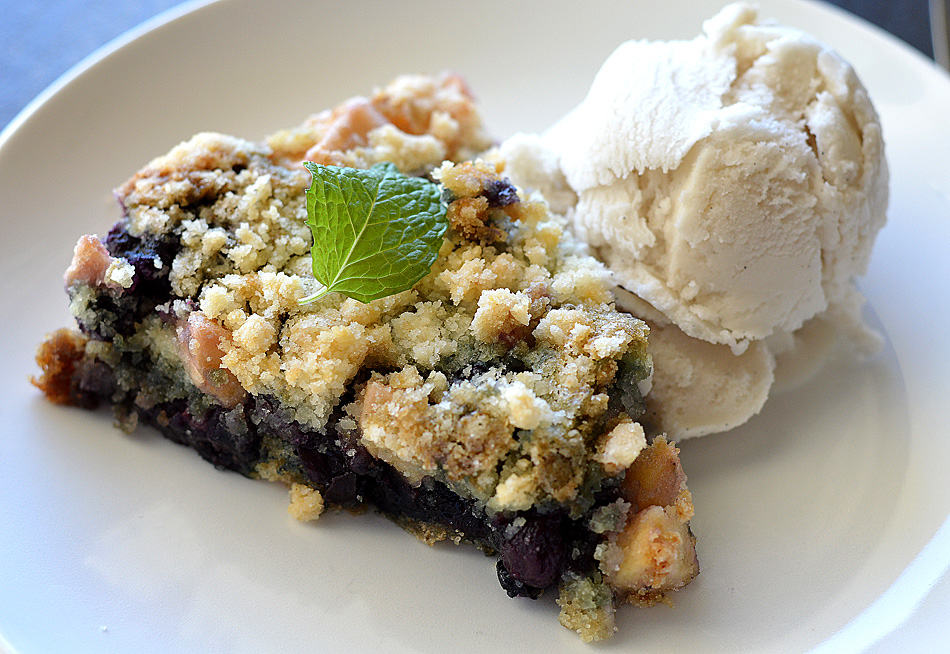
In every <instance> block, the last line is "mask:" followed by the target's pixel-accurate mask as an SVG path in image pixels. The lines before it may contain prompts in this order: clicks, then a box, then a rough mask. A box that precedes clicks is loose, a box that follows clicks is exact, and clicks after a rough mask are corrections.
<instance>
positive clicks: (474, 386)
mask: <svg viewBox="0 0 950 654" xmlns="http://www.w3.org/2000/svg"><path fill="white" fill-rule="evenodd" d="M431 88H432V89H434V88H435V87H431ZM448 89H449V90H448V91H446V92H451V93H453V94H455V93H458V92H459V91H458V90H457V89H455V87H453V86H451V85H450V86H449V87H448ZM443 90H444V89H443ZM398 91H399V88H398V85H397V88H396V90H395V91H393V90H390V95H392V96H393V97H397V98H398V100H392V99H391V98H390V100H391V101H390V100H386V101H385V102H384V100H382V99H381V98H383V97H384V96H383V95H379V94H377V95H376V96H374V100H373V102H372V103H370V105H366V104H365V103H362V104H357V105H352V106H359V107H361V109H360V110H359V111H368V110H369V109H368V108H367V107H373V106H375V105H377V104H380V103H382V104H386V103H387V102H388V103H389V104H387V105H386V106H387V107H389V106H390V105H392V107H401V108H402V109H401V110H402V111H404V113H405V114H406V116H410V117H414V118H413V120H414V121H415V122H412V121H409V122H410V123H411V125H409V124H408V123H406V124H407V125H409V127H411V128H412V129H414V130H417V129H419V128H420V125H422V124H423V123H425V120H423V119H422V117H424V115H425V113H426V111H428V107H427V108H426V109H425V110H420V111H416V112H415V113H414V112H413V111H409V110H407V109H406V106H407V105H406V104H405V101H404V98H402V96H400V95H399V92H398ZM385 97H389V96H385ZM374 103H375V104H374ZM346 106H351V105H346ZM352 106H351V108H352ZM390 109H391V107H390ZM387 110H389V109H387ZM341 111H342V110H341ZM433 111H434V110H433ZM344 114H345V112H341V113H340V115H344ZM403 118H405V116H403ZM354 120H355V119H354ZM400 120H402V119H400ZM406 120H409V119H408V118H406ZM403 123H405V121H403ZM321 124H322V123H321ZM387 124H388V125H389V127H390V128H393V129H395V127H394V125H393V123H387ZM396 124H399V123H396ZM306 130H311V131H310V132H307V134H309V136H307V137H306V138H304V132H294V134H290V133H283V134H282V135H278V136H276V137H274V138H273V139H271V142H272V143H276V144H278V145H279V147H280V148H282V149H281V150H274V149H272V148H271V147H268V146H266V145H258V144H254V143H250V142H247V141H243V140H240V139H235V138H232V137H228V136H223V135H218V134H210V133H205V134H199V135H197V136H196V137H194V138H192V139H191V140H190V141H187V142H185V143H182V144H180V145H178V146H176V147H175V148H174V149H172V151H171V152H170V153H169V154H167V155H166V156H164V157H159V158H157V159H155V160H153V161H152V162H151V163H150V164H149V165H148V166H146V167H145V168H144V169H143V170H142V171H141V172H140V173H138V174H137V175H136V176H135V177H133V178H132V179H131V180H130V181H129V182H128V183H126V184H125V185H124V186H123V187H122V188H121V189H120V192H119V195H120V199H121V201H122V203H123V205H124V206H125V208H126V211H127V213H128V230H129V232H130V233H131V234H132V235H134V236H156V237H165V238H167V237H169V236H172V237H177V238H178V240H179V248H178V250H177V252H176V254H175V256H174V260H173V261H171V262H162V265H166V264H169V263H170V268H171V273H170V276H169V279H170V282H171V291H172V294H173V295H174V296H177V297H179V298H182V299H187V300H189V301H192V302H195V303H196V304H197V307H194V306H189V305H187V304H184V303H179V304H177V305H176V306H175V311H176V315H177V322H176V323H173V325H170V326H166V327H165V328H166V329H176V330H177V336H178V339H179V341H181V343H183V346H182V347H179V348H178V350H177V352H174V351H171V352H168V353H166V354H174V356H178V357H181V358H182V359H183V361H184V363H185V367H186V371H187V373H188V377H189V378H190V379H191V381H192V382H193V383H194V384H195V385H196V386H197V387H198V388H199V389H201V390H203V391H204V392H206V393H209V394H210V395H212V396H214V397H216V398H217V399H218V400H219V401H220V402H221V403H222V404H224V405H225V406H234V405H235V404H237V403H238V402H239V401H240V399H241V397H242V395H243V393H244V392H248V393H251V394H253V395H257V396H260V395H267V396H273V397H275V398H277V399H278V400H279V401H280V402H281V403H282V404H283V405H284V406H286V407H288V408H289V409H290V411H291V412H292V414H293V418H294V419H295V420H297V421H299V422H301V423H302V424H306V425H309V426H311V427H313V428H315V429H322V428H323V427H324V426H325V425H326V424H327V421H328V419H329V417H330V415H331V413H332V412H333V411H334V410H335V409H336V408H337V407H338V406H339V405H340V400H341V398H342V397H343V395H344V393H345V392H346V390H347V388H348V387H349V385H350V383H351V382H352V381H353V380H354V379H356V377H357V376H358V375H359V374H360V372H361V371H362V370H374V369H375V370H387V369H388V370H393V371H396V372H393V373H388V374H382V373H373V375H372V377H371V379H370V380H369V382H368V383H367V385H366V388H365V389H364V390H363V391H362V392H361V394H360V396H359V397H358V398H357V402H356V404H357V406H354V407H352V408H351V409H350V410H351V412H352V413H353V414H354V415H358V416H359V426H360V427H361V429H362V439H363V441H364V442H365V444H366V445H367V447H368V448H370V450H371V451H372V452H373V453H374V454H375V455H377V456H379V457H380V458H382V459H383V460H386V461H388V462H390V463H392V464H393V465H394V466H396V467H397V469H399V470H400V471H401V472H403V473H404V474H406V475H407V476H408V477H410V478H413V479H421V478H422V477H423V476H426V475H430V476H434V477H436V478H439V479H443V480H445V481H447V482H448V483H450V484H451V485H452V487H453V488H455V489H456V490H457V491H458V492H460V493H461V494H462V495H465V496H470V497H474V498H477V499H479V500H481V501H484V502H488V503H489V504H490V506H492V507H493V508H494V509H497V510H501V509H516V508H525V507H528V506H531V505H533V504H534V503H536V502H538V501H544V500H546V499H548V500H554V501H556V502H559V503H571V502H578V504H577V507H576V509H577V510H578V511H580V510H583V506H582V504H583V502H586V501H589V500H586V499H583V498H582V497H581V493H580V490H581V489H582V488H584V487H585V484H589V483H592V480H593V478H592V477H590V476H591V475H594V476H597V475H600V476H603V475H606V474H616V473H617V472H619V471H620V470H622V469H623V467H625V466H624V465H623V463H624V462H627V459H628V458H629V456H627V455H623V454H620V453H619V451H620V449H622V447H621V445H620V442H621V441H620V440H617V439H614V440H615V441H616V443H615V444H614V445H613V446H612V448H610V449H609V453H608V454H606V455H605V457H606V458H605V457H601V458H600V459H591V457H590V455H589V451H588V450H589V446H592V445H593V444H594V443H595V442H596V441H597V440H598V439H599V438H600V437H601V436H602V434H603V432H604V429H605V428H604V426H603V424H602V421H603V419H604V416H605V414H606V411H607V407H608V404H609V397H608V394H607V392H606V391H607V390H608V388H610V387H611V386H612V385H613V384H615V382H616V381H617V373H618V370H619V365H618V364H619V362H620V360H621V359H622V358H623V357H625V356H630V355H631V354H633V355H634V356H635V357H636V358H638V359H640V360H645V359H646V354H645V339H646V334H647V331H648V330H647V327H646V325H645V324H644V323H643V322H641V321H639V320H637V319H635V318H633V317H631V316H629V315H627V314H621V313H618V312H617V311H616V310H614V308H613V306H612V304H611V302H612V296H611V295H610V293H609V291H608V284H607V272H606V270H605V269H604V268H603V266H601V265H600V264H599V263H597V262H596V261H595V260H593V259H591V258H589V257H586V256H583V255H582V254H580V249H579V246H577V245H576V244H575V243H574V242H573V241H572V239H571V238H570V237H569V236H568V235H567V234H566V231H565V224H564V220H563V218H561V217H558V216H556V215H553V214H551V213H550V212H549V211H548V210H547V207H546V205H545V204H544V203H543V202H539V201H530V200H525V199H524V198H523V197H522V196H520V195H519V193H518V191H517V190H516V189H515V188H514V187H513V186H511V185H510V183H508V182H507V181H506V180H504V178H503V177H501V175H500V171H501V170H502V169H503V162H501V161H500V160H496V161H493V162H487V161H475V162H466V163H462V164H452V163H449V162H445V163H443V164H441V165H440V166H439V167H438V168H433V169H432V176H433V177H434V178H435V179H437V180H439V181H440V183H441V184H442V185H443V186H444V188H445V192H446V193H447V194H448V197H449V199H450V203H449V209H448V215H449V220H450V229H449V232H448V233H447V236H446V239H445V243H444V245H443V247H442V250H441V253H440V257H439V259H438V260H437V262H436V264H435V265H434V266H433V268H432V270H431V272H430V274H429V275H427V276H426V277H425V278H423V279H422V280H421V281H420V282H418V283H417V284H416V285H415V287H414V288H413V289H411V290H409V291H405V292H403V293H399V294H397V295H394V296H390V297H387V298H383V299H380V300H376V301H373V302H370V303H368V304H365V305H364V304H361V303H359V302H357V301H356V300H352V299H349V298H345V297H343V296H341V295H339V294H330V295H329V296H326V297H324V298H322V299H321V300H319V301H317V302H315V303H313V304H311V305H306V306H300V305H299V304H298V302H297V301H298V299H300V298H302V297H304V296H305V295H307V294H310V293H313V292H314V291H315V290H317V289H318V288H319V285H318V283H317V282H316V281H315V280H314V278H313V276H312V274H311V272H310V257H309V246H310V241H309V232H308V228H307V226H306V225H305V218H306V207H305V190H306V187H307V186H308V184H309V180H308V176H307V174H306V173H304V172H303V171H302V169H301V168H300V167H299V166H289V165H287V163H286V157H287V156H288V153H289V152H291V150H293V151H294V152H299V151H300V149H301V148H303V146H304V145H305V144H307V143H310V145H308V146H307V148H308V150H312V149H313V148H314V147H317V145H315V143H316V144H319V143H321V142H323V141H321V140H319V139H318V136H319V135H318V134H317V132H316V131H313V130H317V123H314V122H312V121H310V122H308V126H307V127H306V128H305V131H306ZM288 139H289V140H288ZM367 143H371V140H368V141H367ZM324 145H325V143H324ZM366 147H369V146H366ZM351 149H352V148H351ZM348 152H349V150H348ZM361 156H363V155H361ZM380 156H383V154H380ZM364 158H365V157H364ZM367 162H368V160H367V161H366V162H364V163H367ZM349 163H358V162H349ZM430 163H431V162H430ZM81 294H82V292H81V291H79V292H78V295H81ZM74 301H75V300H74ZM81 310H82V307H81V306H77V311H81ZM175 324H177V327H175V326H174V325H175ZM199 325H200V327H201V329H198V326H199ZM183 326H184V327H183ZM156 328H157V329H161V328H162V327H161V326H157V327H156ZM183 330H184V331H185V332H187V333H184V334H183V333H182V332H183ZM195 334H197V335H198V336H199V337H200V338H198V337H196V336H195ZM159 354H161V353H159ZM504 359H507V363H501V362H502V360H504ZM479 362H483V363H479ZM512 362H516V365H515V366H514V368H515V369H511V368H510V365H512ZM473 364H479V365H480V366H481V368H480V369H478V370H476V369H475V368H473V367H472V365H473ZM436 370H439V371H441V372H439V373H438V375H436V376H433V372H434V371H436ZM446 375H448V376H449V377H450V379H449V378H446ZM397 379H402V381H396V380H397ZM407 380H408V381H407ZM436 388H438V389H439V391H438V392H436ZM460 425H462V426H463V428H462V429H460V428H459V426H460ZM522 432H524V433H525V434H530V438H529V437H524V436H520V435H519V434H520V433H522ZM628 440H629V439H628ZM627 447H628V449H629V446H627ZM589 459H591V460H589ZM592 465H593V466H594V467H595V468H596V469H597V471H596V472H592V471H591V470H592V468H591V466H592ZM608 470H609V472H607V471H608Z"/></svg>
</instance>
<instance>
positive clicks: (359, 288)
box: [300, 161, 448, 304]
mask: <svg viewBox="0 0 950 654" xmlns="http://www.w3.org/2000/svg"><path fill="white" fill-rule="evenodd" d="M304 165H305V166H306V167H307V170H309V171H310V174H311V175H312V177H313V179H312V181H311V183H310V188H309V189H308V190H307V225H308V226H309V227H310V231H311V232H312V233H313V247H312V248H311V250H310V252H311V255H312V257H313V276H314V277H315V278H316V279H317V281H318V282H320V283H321V284H323V286H324V288H323V289H322V290H321V291H319V292H317V293H314V294H313V295H311V296H309V297H305V298H303V299H301V300H300V303H301V304H306V303H308V302H313V301H315V300H318V299H320V298H321V297H323V296H324V295H326V294H327V293H332V292H337V293H343V294H344V295H347V296H349V297H351V298H354V299H356V300H359V301H360V302H370V301H372V300H376V299H379V298H381V297H386V296H388V295H393V294H394V293H399V292H400V291H405V290H406V289H408V288H412V285H413V284H415V283H416V282H417V281H419V280H420V279H422V278H423V277H425V275H426V274H427V273H428V272H429V270H430V269H431V268H432V264H433V263H435V260H436V258H437V257H438V256H439V249H440V248H441V247H442V237H443V236H444V234H445V230H446V228H447V227H448V219H447V218H446V215H445V214H446V208H445V205H443V204H442V200H441V190H440V188H439V186H438V185H437V184H433V183H432V182H430V181H428V180H425V179H422V178H420V177H408V176H406V175H403V174H402V173H400V172H399V170H397V168H396V166H394V165H393V164H392V163H388V162H387V163H380V164H376V165H375V166H373V167H372V168H370V169H368V170H361V169H358V168H345V167H340V166H324V165H321V164H316V163H312V162H310V161H307V162H304Z"/></svg>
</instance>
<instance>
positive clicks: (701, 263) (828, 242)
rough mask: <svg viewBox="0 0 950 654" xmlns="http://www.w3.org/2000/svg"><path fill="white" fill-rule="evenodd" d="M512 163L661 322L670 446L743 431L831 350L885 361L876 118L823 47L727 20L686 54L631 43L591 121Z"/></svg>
mask: <svg viewBox="0 0 950 654" xmlns="http://www.w3.org/2000/svg"><path fill="white" fill-rule="evenodd" d="M502 149H503V151H505V155H506V157H507V158H508V159H509V161H510V162H511V170H510V172H511V175H512V177H513V178H514V179H515V180H516V181H517V182H519V183H521V184H523V185H525V186H528V187H532V186H534V187H535V188H537V189H538V190H541V191H542V192H543V193H545V194H546V195H547V196H548V197H549V198H550V199H551V202H552V207H553V208H554V209H556V210H560V211H564V212H566V213H567V214H568V215H570V216H571V217H572V219H573V224H574V228H575V230H576V231H577V232H578V233H579V234H580V236H581V237H582V238H583V239H584V240H586V241H587V243H588V244H589V245H590V247H591V249H592V251H593V252H594V253H595V254H596V255H597V256H598V257H599V258H600V259H601V260H602V261H603V262H604V263H605V264H606V265H607V266H608V267H609V268H610V269H611V270H612V272H613V274H614V278H615V282H616V284H617V285H618V294H619V296H620V297H619V298H618V302H619V303H620V305H621V306H623V307H624V308H625V309H627V310H629V311H631V312H633V313H635V314H637V315H639V316H641V317H644V318H645V319H647V321H648V323H649V324H650V327H651V334H650V349H651V354H652V355H653V359H654V377H653V388H652V391H651V393H650V396H649V397H650V404H651V407H650V411H651V414H652V418H653V420H654V422H655V426H656V427H657V428H658V429H659V430H662V431H665V432H667V433H668V434H669V435H670V436H672V437H673V438H687V437H691V436H700V435H704V434H709V433H714V432H721V431H725V430H727V429H730V428H732V427H735V426H737V425H739V424H742V423H744V422H745V421H747V420H748V419H749V418H750V417H751V416H753V415H754V414H756V413H757V412H758V411H759V410H760V409H761V408H762V405H763V403H764V402H765V400H766V398H767V396H768V393H769V391H770V389H772V388H773V387H777V386H792V385H796V384H799V383H801V382H802V381H804V380H805V379H807V378H808V377H809V376H810V374H811V373H812V372H813V371H814V370H815V369H817V368H818V367H820V365H821V363H822V361H823V360H824V358H825V357H826V355H827V353H828V352H830V351H831V349H832V346H833V344H834V343H835V342H836V341H845V342H847V343H849V344H851V346H852V347H851V350H852V351H854V352H857V353H861V354H867V353H871V352H873V351H875V350H876V349H877V348H878V347H879V346H880V342H881V340H880V337H879V336H878V335H877V334H876V333H875V332H874V331H873V330H871V329H870V328H868V327H867V326H866V325H865V324H864V322H863V319H862V317H861V310H862V305H863V303H864V300H863V298H862V297H861V295H860V294H859V292H858V290H857V288H856V286H855V277H856V276H858V275H860V274H862V273H863V272H864V271H865V269H866V267H867V264H868V260H869V257H870V253H871V248H872V245H873V243H874V239H875V236H876V235H877V232H878V231H879V230H880V229H881V227H882V226H883V225H884V222H885V212H886V208H887V199H888V170H887V164H886V161H885V158H884V143H883V139H882V134H881V125H880V120H879V118H878V116H877V113H876V112H875V110H874V107H873V106H872V104H871V101H870V99H869V97H868V93H867V91H866V90H865V88H864V86H863V85H862V84H861V82H860V81H859V79H858V77H857V75H856V74H855V72H854V70H853V68H852V67H851V66H850V65H849V64H848V63H847V62H845V61H844V60H843V59H842V58H841V57H840V56H838V55H837V54H836V53H834V52H833V51H832V50H831V49H829V48H828V47H827V46H825V45H823V44H821V43H819V42H818V41H816V40H815V39H814V38H812V37H810V36H808V35H806V34H804V33H802V32H800V31H798V30H795V29H791V28H788V27H783V26H779V25H775V24H771V23H768V22H764V21H761V20H760V19H759V17H758V15H757V11H756V10H755V9H754V8H753V7H751V6H749V5H746V4H733V5H729V6H727V7H725V8H724V9H723V10H722V11H720V12H719V14H717V15H716V16H714V17H713V18H711V19H710V20H708V21H706V22H705V24H704V25H703V33H702V34H701V35H700V36H698V37H696V38H694V39H692V40H689V41H666V42H651V41H629V42H627V43H624V44H622V45H621V46H620V47H618V48H617V49H616V50H615V51H614V53H613V54H612V55H611V56H610V57H609V58H608V59H607V61H606V62H605V63H604V64H603V67H602V68H601V70H600V72H599V73H598V74H597V76H596V78H595V79H594V82H593V84H592V86H591V88H590V91H589V93H588V95H587V97H586V98H585V99H584V100H583V101H582V102H581V103H580V105H578V106H577V107H576V108H575V109H574V110H573V111H572V112H570V113H569V114H568V115H567V116H565V117H564V118H563V119H562V120H561V121H559V122H558V123H557V124H556V125H554V126H553V127H552V128H550V129H549V130H548V131H547V132H546V133H544V134H543V135H541V136H527V135H518V136H515V137H513V138H512V139H510V140H509V141H508V142H506V143H505V144H503V146H502ZM552 170H553V171H554V172H555V173H557V172H560V173H561V174H562V175H563V176H562V177H561V178H560V181H559V180H558V179H557V177H556V176H554V177H552V173H551V171H552ZM545 171H547V172H546V173H545Z"/></svg>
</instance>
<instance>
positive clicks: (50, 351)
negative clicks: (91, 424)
mask: <svg viewBox="0 0 950 654" xmlns="http://www.w3.org/2000/svg"><path fill="white" fill-rule="evenodd" d="M85 351H86V337H85V336H83V335H82V334H80V333H79V332H77V331H76V330H74V329H67V328H62V329H57V330H56V331H55V332H53V333H52V334H49V335H48V336H47V337H46V339H45V340H44V341H43V342H42V343H41V344H40V346H39V348H37V351H36V363H37V364H39V366H40V369H42V371H43V372H42V374H41V375H40V376H39V377H38V378H37V377H33V376H31V377H30V383H31V384H33V385H34V386H36V387H37V388H38V389H40V390H41V391H43V394H44V395H46V399H48V400H49V401H50V402H53V403H54V404H76V398H75V396H74V394H73V393H72V392H71V387H72V383H73V375H74V374H75V372H76V366H77V364H78V363H79V361H81V360H82V358H83V356H84V355H85Z"/></svg>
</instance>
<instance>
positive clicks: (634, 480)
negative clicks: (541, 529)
mask: <svg viewBox="0 0 950 654" xmlns="http://www.w3.org/2000/svg"><path fill="white" fill-rule="evenodd" d="M624 496H625V497H626V499H627V500H628V501H629V502H631V504H632V505H633V506H634V508H635V510H636V512H635V513H634V512H631V514H630V517H629V518H628V520H627V524H626V526H625V527H624V528H623V530H622V531H621V532H620V533H619V534H617V535H616V536H615V537H613V538H611V539H610V540H609V541H608V544H607V547H605V548H603V550H602V552H601V557H600V558H601V570H603V572H604V574H605V575H606V576H607V579H608V583H609V584H610V585H611V586H612V587H613V588H614V589H616V590H617V591H619V592H621V593H623V594H626V596H627V599H628V600H629V601H631V602H633V603H636V604H647V605H648V604H654V603H656V602H658V601H660V600H662V599H663V598H664V597H665V593H666V592H667V591H671V590H676V589H677V588H682V587H683V586H685V585H686V584H688V583H689V582H690V581H691V580H692V579H693V578H694V577H695V576H696V575H697V574H699V562H698V559H697V558H696V539H695V537H694V536H693V535H692V533H691V532H690V530H689V519H690V518H691V517H692V515H693V503H692V497H691V495H690V492H689V490H688V489H687V488H686V475H685V474H684V473H683V467H682V465H681V464H680V460H679V451H678V450H677V449H676V447H675V446H674V445H672V444H671V443H668V442H667V441H666V439H665V438H663V437H662V436H661V437H658V438H657V439H656V440H655V441H654V442H653V444H652V445H651V446H650V447H648V448H647V449H645V450H644V451H643V452H641V454H640V456H639V457H637V460H636V461H635V462H634V463H633V465H632V466H631V467H630V469H629V470H628V471H627V477H626V479H625V480H624Z"/></svg>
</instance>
